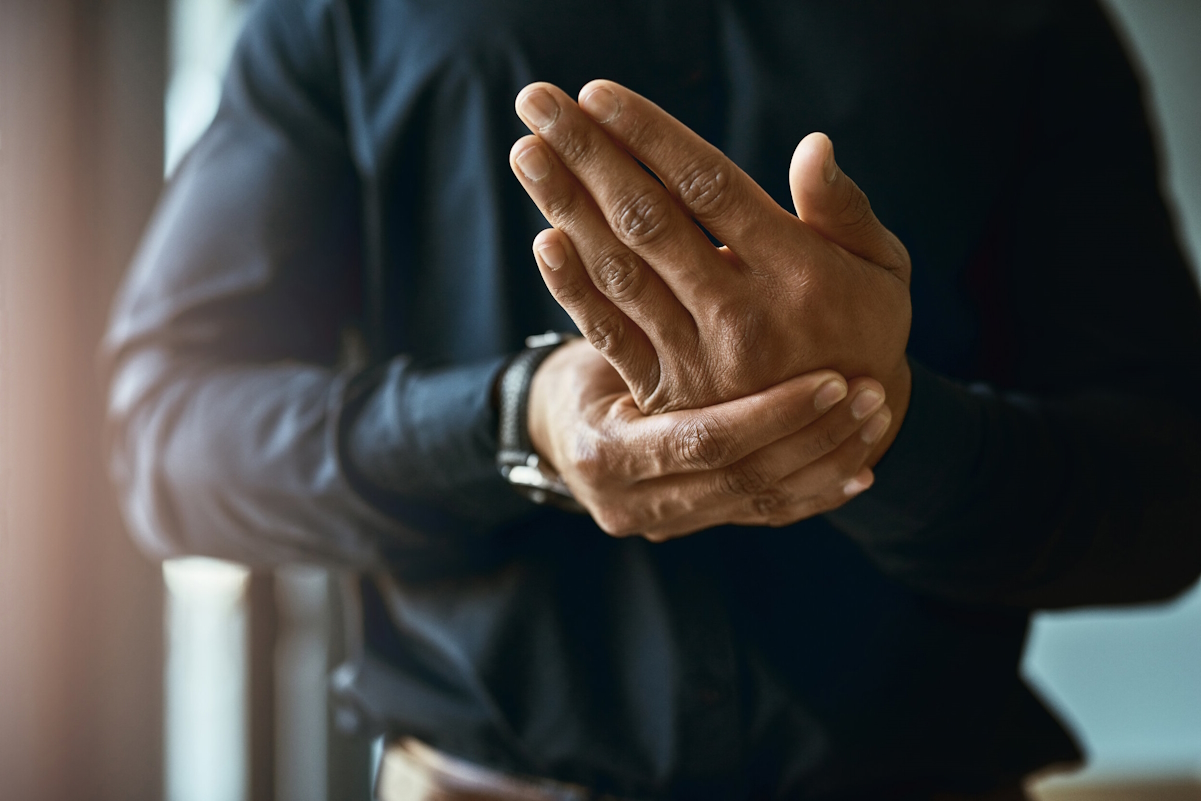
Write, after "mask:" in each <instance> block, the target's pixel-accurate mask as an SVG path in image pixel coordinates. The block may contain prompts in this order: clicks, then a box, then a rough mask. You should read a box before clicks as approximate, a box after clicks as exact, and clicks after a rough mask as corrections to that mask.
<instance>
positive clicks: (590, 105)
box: [580, 86, 621, 125]
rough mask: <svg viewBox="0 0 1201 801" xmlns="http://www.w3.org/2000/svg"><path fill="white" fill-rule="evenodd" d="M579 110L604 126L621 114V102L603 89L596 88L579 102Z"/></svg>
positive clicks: (601, 87)
mask: <svg viewBox="0 0 1201 801" xmlns="http://www.w3.org/2000/svg"><path fill="white" fill-rule="evenodd" d="M580 108H582V109H584V111H586V112H588V116H590V117H592V119H594V120H596V121H597V122H599V123H600V124H601V125H604V124H605V123H606V122H612V121H613V118H614V117H616V116H617V115H618V114H620V113H621V101H620V100H618V99H617V95H615V94H613V93H612V92H610V91H609V90H608V89H606V88H605V87H603V86H598V87H597V88H595V89H593V90H592V91H591V92H589V93H588V94H587V96H586V97H584V99H583V100H581V101H580Z"/></svg>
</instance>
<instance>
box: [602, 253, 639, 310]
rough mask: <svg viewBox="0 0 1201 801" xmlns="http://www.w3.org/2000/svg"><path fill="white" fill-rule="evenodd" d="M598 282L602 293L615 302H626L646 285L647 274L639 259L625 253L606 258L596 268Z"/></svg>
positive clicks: (613, 254)
mask: <svg viewBox="0 0 1201 801" xmlns="http://www.w3.org/2000/svg"><path fill="white" fill-rule="evenodd" d="M596 281H597V284H598V285H599V286H600V289H601V291H602V292H604V293H605V294H606V295H608V296H609V297H610V298H613V299H614V300H624V299H626V298H629V297H631V296H633V295H636V294H638V292H639V291H640V290H641V288H642V286H643V284H644V283H645V274H644V273H643V270H642V268H641V265H640V264H639V263H638V257H636V256H635V255H634V254H632V253H630V252H628V251H624V252H619V253H612V254H610V255H608V256H606V257H605V258H604V259H603V260H602V261H601V262H600V264H599V265H598V266H597V268H596Z"/></svg>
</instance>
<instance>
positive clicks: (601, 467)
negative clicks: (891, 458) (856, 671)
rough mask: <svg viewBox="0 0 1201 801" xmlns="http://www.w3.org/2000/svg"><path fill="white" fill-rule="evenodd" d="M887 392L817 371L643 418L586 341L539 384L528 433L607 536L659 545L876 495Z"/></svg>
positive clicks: (561, 354) (558, 356) (562, 356)
mask: <svg viewBox="0 0 1201 801" xmlns="http://www.w3.org/2000/svg"><path fill="white" fill-rule="evenodd" d="M891 416H892V415H891V412H890V411H889V409H888V407H886V406H884V389H883V387H882V386H881V385H880V383H879V382H877V381H875V380H874V379H871V378H857V379H854V380H852V381H850V382H847V381H845V380H844V379H843V378H842V376H840V375H838V374H837V373H835V372H833V371H832V370H818V371H815V372H812V373H807V374H805V375H801V376H798V377H796V378H792V379H789V380H788V381H785V382H783V383H781V384H777V385H776V386H773V387H769V388H767V389H765V390H763V391H761V392H758V393H755V394H752V395H749V396H747V397H744V398H738V399H736V400H732V401H726V402H724V403H719V404H717V405H714V406H709V407H707V408H702V409H693V410H684V411H673V412H665V413H661V414H654V415H644V414H643V413H642V412H641V411H639V409H638V406H637V404H636V403H635V402H634V398H633V396H632V395H631V394H630V391H629V388H628V387H627V386H626V383H625V381H624V380H623V379H622V377H621V376H620V375H619V374H618V373H617V371H616V370H614V369H613V367H612V366H611V365H610V364H609V362H607V361H606V360H605V359H604V358H603V357H602V356H601V355H600V354H599V353H598V352H597V351H596V350H595V349H594V348H593V347H592V346H591V345H590V344H589V343H588V342H587V341H585V340H578V341H574V342H570V343H568V344H566V345H563V346H562V347H560V348H559V349H558V350H556V351H555V352H554V353H552V354H551V355H550V356H549V357H548V358H547V359H546V361H545V362H543V363H542V365H541V366H540V367H539V368H538V370H537V372H536V373H535V374H534V378H533V383H532V385H531V387H530V406H529V430H530V438H531V440H532V442H533V445H534V448H535V450H536V451H537V452H538V454H539V455H540V456H541V457H542V458H543V459H545V460H547V461H549V462H550V463H551V464H552V465H553V466H554V468H555V469H556V470H557V471H558V472H559V474H560V475H561V476H562V478H563V480H564V482H566V484H567V486H568V487H569V488H570V489H571V491H572V493H573V494H574V495H575V497H576V500H578V501H579V502H580V503H581V504H583V506H584V507H585V508H586V509H587V510H588V512H589V513H590V514H591V515H592V518H593V519H594V520H595V521H596V523H597V525H599V526H600V527H601V528H602V529H603V530H604V531H605V532H607V533H608V534H611V535H613V536H619V537H620V536H628V535H631V534H640V535H642V536H644V537H646V538H647V539H649V540H651V541H654V542H659V541H662V540H666V539H670V538H672V537H677V536H681V535H683V534H689V533H692V532H694V531H699V530H701V529H705V528H711V527H713V526H717V525H722V524H726V523H735V524H743V525H760V526H762V525H768V526H782V525H788V524H789V523H793V522H796V521H797V520H801V519H804V518H807V517H812V516H814V515H817V514H822V513H824V512H827V511H830V510H831V509H835V508H837V507H838V506H841V505H842V504H843V503H845V502H846V501H848V500H849V499H850V498H852V497H854V496H855V495H857V494H858V493H860V492H862V491H863V490H865V489H867V488H868V487H869V486H871V482H872V472H871V470H870V469H869V468H868V467H866V466H865V463H866V461H867V459H868V456H869V454H870V452H871V450H872V446H873V445H874V444H875V443H876V442H877V441H878V440H879V438H880V437H881V436H883V434H884V432H885V431H886V430H887V429H888V427H889V423H890V421H891Z"/></svg>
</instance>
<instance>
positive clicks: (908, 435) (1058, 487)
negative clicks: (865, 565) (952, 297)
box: [832, 5, 1201, 607]
mask: <svg viewBox="0 0 1201 801" xmlns="http://www.w3.org/2000/svg"><path fill="white" fill-rule="evenodd" d="M1040 89H1041V94H1040V96H1039V97H1038V105H1037V107H1036V108H1035V109H1034V110H1033V119H1034V121H1033V124H1032V127H1033V130H1034V132H1035V133H1034V135H1033V140H1032V143H1031V147H1030V152H1031V154H1032V156H1031V158H1030V159H1029V161H1027V162H1026V164H1025V165H1024V166H1025V170H1024V171H1023V174H1022V175H1021V176H1019V177H1018V180H1017V181H1016V182H1015V186H1014V188H1013V192H1012V195H1011V197H1010V198H1009V202H1008V203H1007V204H1005V206H1004V210H1003V212H1002V214H1001V215H1000V217H999V218H998V219H997V220H995V221H994V226H993V227H994V229H995V230H999V231H1003V232H1005V236H1003V237H1002V238H1001V242H1000V243H999V245H998V246H997V247H996V248H995V257H996V261H997V268H998V269H997V270H996V273H995V275H993V276H991V278H990V283H991V291H992V292H993V293H995V295H996V296H999V297H1005V298H1008V299H1009V300H1010V303H1011V306H1010V308H1009V309H1008V310H1007V313H1006V314H1005V315H1004V319H1003V321H1002V322H1003V325H1004V327H1005V329H1006V330H1005V331H1004V332H999V333H998V335H997V341H998V342H999V343H1001V344H1003V346H1004V350H1006V351H1007V352H1008V360H1007V361H1008V365H1007V367H1006V369H1005V370H1004V373H1005V374H1003V375H997V376H996V377H995V379H994V381H993V383H991V384H974V385H971V386H967V385H964V384H961V383H957V382H953V381H949V380H947V379H945V378H942V377H939V376H936V375H932V374H931V373H930V372H929V371H927V370H924V369H922V368H921V367H920V366H919V367H917V368H915V370H914V384H913V397H912V405H911V407H910V412H909V417H908V419H907V421H906V424H905V426H904V427H903V428H902V431H901V433H900V435H899V436H898V438H897V441H896V443H895V444H894V446H893V449H892V450H891V451H890V452H889V454H888V455H887V456H886V457H885V459H884V460H883V461H882V462H881V463H880V464H879V465H878V466H877V476H878V481H877V483H876V485H875V487H874V488H873V490H872V492H871V493H869V494H868V495H865V496H864V497H863V498H861V499H859V500H857V501H856V502H855V503H854V504H849V505H848V506H847V507H844V509H842V510H840V511H839V512H838V513H836V514H835V515H833V516H832V518H833V520H834V521H835V522H836V524H838V525H839V526H840V527H842V528H843V530H844V531H846V532H847V533H848V534H849V535H851V536H852V537H853V538H855V539H856V541H858V542H860V543H861V544H862V545H863V547H864V548H865V549H866V550H867V552H868V553H869V554H871V555H872V556H873V557H874V558H875V559H876V560H877V562H878V563H879V564H880V565H881V566H882V567H883V568H884V569H885V570H887V571H888V572H889V573H891V574H892V575H894V576H897V577H898V578H900V579H902V580H904V581H906V582H908V583H911V584H913V585H915V586H918V587H921V588H924V589H926V590H928V591H930V592H936V593H941V594H947V595H951V596H954V597H960V598H966V599H974V600H986V601H1000V602H1004V603H1011V604H1018V605H1023V606H1031V607H1060V606H1071V605H1078V604H1096V603H1128V602H1136V601H1149V600H1157V599H1163V598H1168V597H1170V596H1172V595H1174V594H1176V593H1179V592H1181V591H1183V590H1184V589H1186V588H1187V587H1188V586H1189V585H1190V584H1192V583H1194V582H1195V581H1196V579H1197V576H1198V574H1199V573H1201V534H1199V531H1201V528H1199V523H1198V521H1199V520H1201V405H1199V404H1198V401H1197V398H1198V392H1201V303H1199V302H1198V294H1197V288H1196V285H1195V283H1194V281H1193V279H1192V276H1191V275H1190V274H1189V272H1190V271H1189V269H1188V267H1187V265H1186V263H1185V261H1184V259H1183V258H1182V256H1181V253H1180V251H1179V248H1178V247H1177V245H1176V242H1175V240H1174V236H1173V232H1172V229H1171V223H1170V217H1169V214H1168V211H1167V209H1166V208H1165V206H1164V203H1163V200H1162V198H1161V197H1160V194H1159V190H1158V187H1157V185H1156V179H1157V174H1158V170H1157V165H1156V161H1155V157H1154V152H1153V147H1152V139H1151V135H1150V132H1149V130H1148V127H1147V123H1146V120H1145V116H1144V109H1143V106H1142V102H1141V97H1140V92H1139V87H1138V85H1137V82H1136V80H1135V77H1134V75H1133V74H1132V72H1131V70H1130V67H1129V65H1128V63H1127V61H1126V58H1125V56H1124V54H1123V53H1122V50H1121V47H1120V45H1119V43H1118V42H1117V41H1116V38H1115V37H1114V34H1113V32H1112V31H1111V30H1110V28H1109V26H1108V24H1107V23H1106V22H1105V20H1104V19H1103V18H1102V16H1101V14H1100V12H1099V11H1098V10H1097V9H1096V8H1095V7H1092V6H1091V5H1089V6H1087V7H1083V6H1082V9H1081V13H1078V14H1076V15H1075V16H1074V17H1073V18H1072V19H1071V20H1070V23H1069V24H1068V25H1067V26H1065V29H1064V30H1062V31H1061V32H1060V36H1059V37H1058V38H1057V39H1056V40H1055V41H1054V42H1053V43H1052V44H1051V46H1050V47H1049V48H1048V64H1047V68H1046V72H1045V75H1044V76H1043V80H1042V83H1041V87H1040ZM914 464H921V465H924V466H925V471H926V472H925V473H924V474H923V477H922V478H923V480H922V481H921V482H918V481H915V480H914V476H913V475H912V473H911V472H910V474H909V475H905V473H907V472H909V471H911V466H912V465H914Z"/></svg>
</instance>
